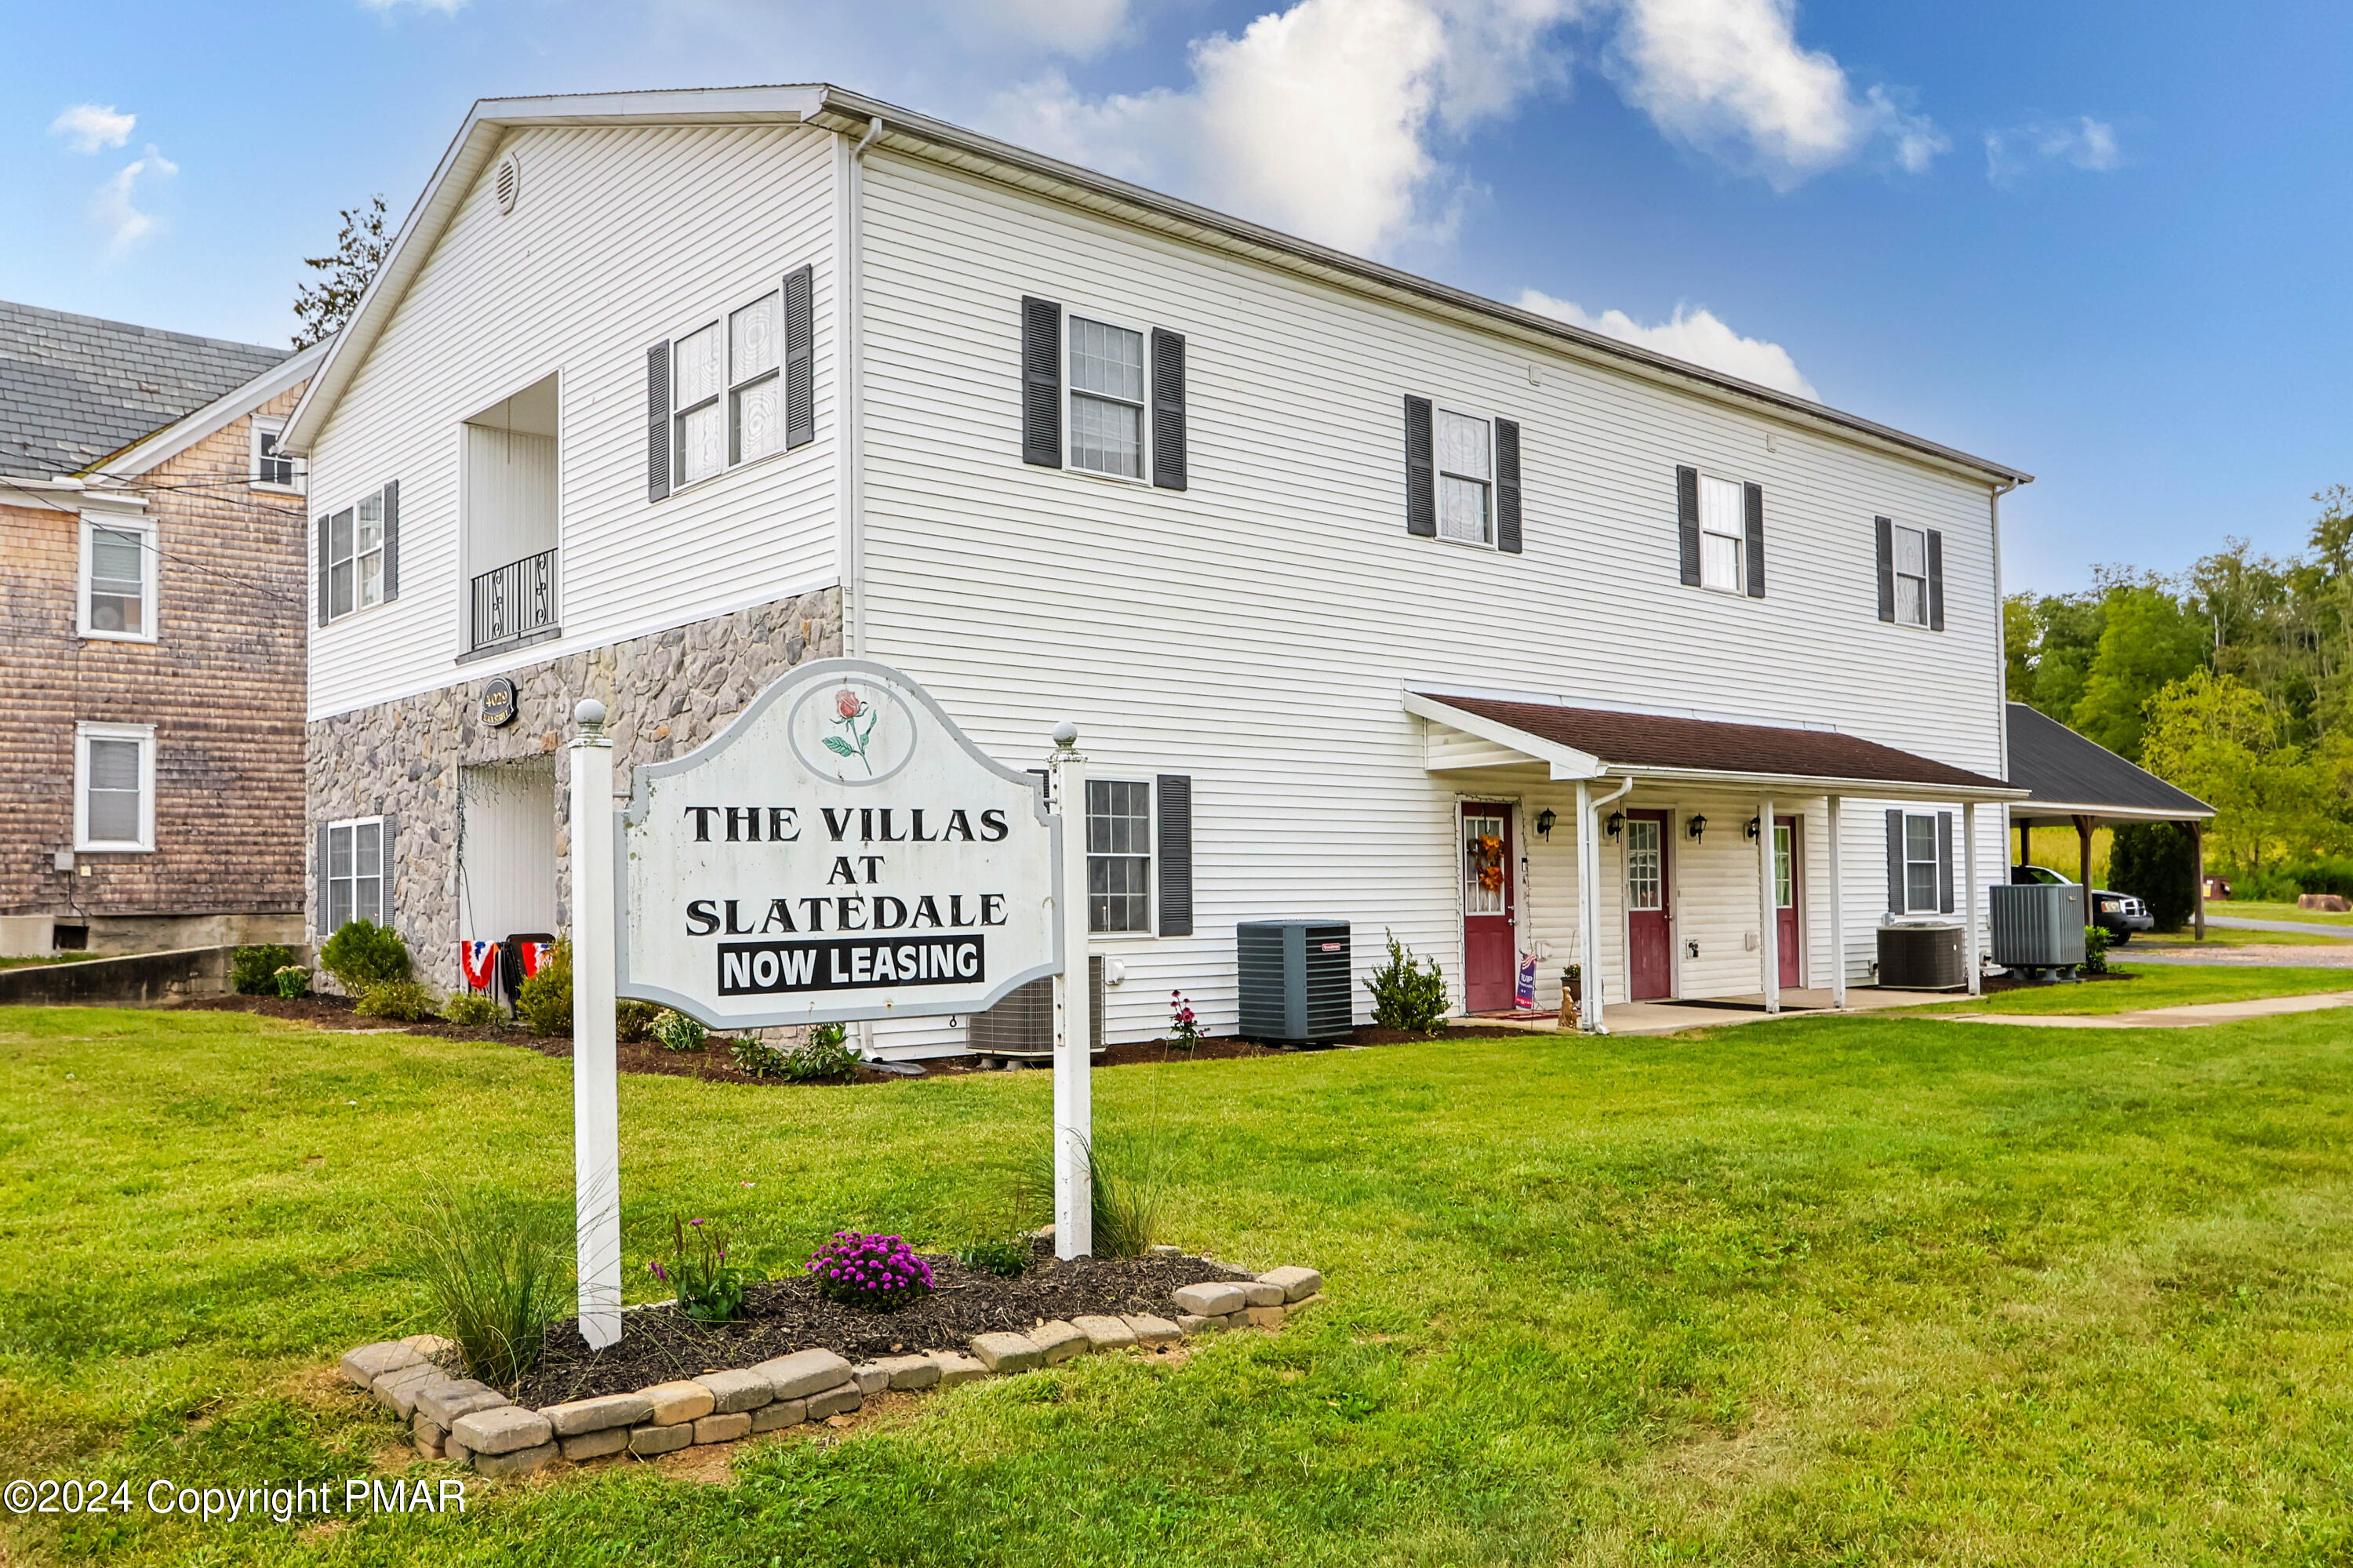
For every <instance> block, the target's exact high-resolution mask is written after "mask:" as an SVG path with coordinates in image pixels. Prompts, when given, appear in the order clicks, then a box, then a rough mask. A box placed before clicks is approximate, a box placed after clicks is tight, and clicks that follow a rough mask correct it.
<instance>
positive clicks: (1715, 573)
mask: <svg viewBox="0 0 2353 1568" xmlns="http://www.w3.org/2000/svg"><path fill="white" fill-rule="evenodd" d="M1675 533H1676V540H1677V549H1676V553H1677V555H1678V556H1679V557H1680V564H1681V571H1682V578H1683V583H1684V585H1685V586H1687V587H1690V588H1712V589H1714V590H1715V591H1716V592H1717V593H1730V594H1740V595H1744V596H1745V597H1746V598H1749V599H1763V598H1764V597H1765V487H1764V486H1763V485H1761V484H1756V483H1748V482H1742V481H1739V480H1734V479H1725V478H1721V477H1719V476H1717V475H1715V474H1709V473H1702V472H1701V471H1699V470H1698V469H1696V468H1691V467H1683V468H1678V469H1676V470H1675Z"/></svg>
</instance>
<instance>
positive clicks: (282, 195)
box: [0, 0, 2353, 590]
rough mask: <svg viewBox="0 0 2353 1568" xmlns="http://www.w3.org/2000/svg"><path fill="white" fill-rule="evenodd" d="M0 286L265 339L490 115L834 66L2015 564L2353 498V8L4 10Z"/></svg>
mask: <svg viewBox="0 0 2353 1568" xmlns="http://www.w3.org/2000/svg"><path fill="white" fill-rule="evenodd" d="M8 35H9V37H10V39H11V42H12V44H13V45H14V46H15V48H14V50H13V51H12V52H13V53H14V54H15V57H16V59H17V60H18V61H19V62H20V64H21V62H25V61H33V60H38V61H41V62H44V64H43V66H42V68H41V69H40V70H39V71H37V72H26V71H23V70H21V69H20V70H19V71H18V72H17V73H16V75H15V78H14V86H13V88H12V90H11V92H10V93H9V94H8V96H7V98H6V100H5V101H0V170H5V175H6V177H5V179H0V297H5V298H9V299H15V300H20V301H26V302H33V303H37V304H44V305H51V306H55V307H58V308H60V309H64V310H71V311H81V312H86V313H92V314H98V315H106V316H113V317H119V318H124V319H128V320H132V321H138V322H144V323H153V324H155V325H161V326H170V327H175V328H180V329H183V330H186V331H192V332H200V333H206V334H215V335H220V336H228V337H238V338H247V339H251V340H256V341H263V342H283V341H285V339H286V337H287V336H288V334H290V331H291V330H292V324H293V323H292V317H291V314H290V311H289V308H288V306H289V303H290V301H291V299H292V296H293V293H294V290H295V288H296V286H297V284H298V283H299V282H300V281H302V280H303V278H304V277H305V276H307V274H306V273H305V271H304V270H303V269H302V267H301V257H303V256H304V255H307V254H316V253H318V252H320V251H321V250H322V249H326V248H327V247H328V246H329V245H330V244H331V243H332V238H333V234H334V229H335V227H336V225H335V211H336V209H337V208H339V207H347V206H351V205H353V204H355V203H357V202H359V201H361V200H362V199H363V198H364V197H365V196H368V195H369V194H370V193H372V192H377V191H381V192H383V193H385V196H386V197H387V199H388V200H389V202H390V205H391V207H392V208H393V210H394V213H395V214H396V216H398V215H400V214H403V213H405V212H406V209H407V207H408V205H409V204H410V203H411V202H412V201H413V200H414V199H415V197H416V196H417V192H418V190H419V189H420V187H421V186H422V185H423V182H424V180H425V178H426V177H427V175H428V174H429V173H430V172H431V169H432V167H433V164H434V163H435V161H436V160H437V159H438V157H439V155H440V154H441V152H442V150H443V149H444V147H445V146H446V145H447V143H448V139H449V137H450V136H451V134H452V133H453V132H455V130H456V128H457V126H458V124H459V122H460V120H461V119H462V117H463V116H464V113H465V111H466V108H467V106H468V105H469V104H470V102H471V101H473V100H475V99H476V98H480V97H494V96H503V95H509V94H518V93H533V92H550V91H578V90H606V89H617V88H628V87H655V86H705V85H716V84H725V83H735V82H755V81H791V80H815V79H829V80H835V81H840V82H843V83H845V84H848V85H850V86H854V87H858V88H860V89H862V90H868V91H871V92H875V93H878V94H880V95H881V96H883V97H886V98H890V99H892V100H894V101H900V102H902V103H905V104H907V105H909V106H911V107H913V108H917V109H922V110H924V111H930V112H933V113H936V114H939V115H942V116H944V117H946V118H948V119H952V120H955V121H957V122H962V123H966V124H972V125H976V126H979V127H982V128H985V129H988V130H992V131H995V132H998V133H1000V134H1006V135H1009V136H1011V137H1013V138H1014V139H1016V140H1022V141H1027V142H1029V143H1033V144H1038V145H1042V146H1045V147H1046V148H1047V149H1048V150H1050V151H1053V152H1056V153H1058V154H1062V155H1064V156H1069V157H1072V158H1075V159H1077V160H1078V161H1081V162H1086V163H1091V164H1095V165H1097V166H1101V167H1105V168H1109V169H1111V170H1113V172H1115V173H1119V174H1124V175H1130V176H1132V177H1136V178H1142V179H1144V180H1145V181H1146V182H1147V183H1151V184H1155V185H1161V186H1163V187H1165V188H1171V189H1175V190H1177V191H1179V192H1180V193H1182V194H1185V195H1188V196H1195V197H1197V198H1199V199H1203V200H1207V201H1209V202H1212V203H1213V204H1215V205H1219V206H1223V207H1229V208H1232V209H1235V210H1240V211H1243V212H1246V213H1248V214H1249V215H1250V216H1252V217H1260V218H1262V219H1264V220H1267V221H1270V222H1273V223H1276V224H1278V225H1281V226H1282V227H1286V228H1294V229H1297V230H1300V231H1303V232H1307V233H1310V234H1313V235H1314V236H1315V237H1316V238H1324V239H1327V240H1330V241H1332V242H1334V243H1338V244H1342V245H1345V246H1347V247H1348V248H1350V249H1358V250H1364V251H1368V252H1371V253H1374V254H1377V255H1379V256H1382V257H1383V258H1385V259H1387V260H1393V261H1396V262H1398V263H1399V264H1401V265H1405V266H1408V267H1410V268H1413V269H1414V270H1419V271H1423V272H1427V273H1430V274H1432V275H1434V276H1437V277H1440V278H1443V279H1445V280H1447V281H1452V282H1456V283H1459V284H1461V285H1464V286H1466V287H1469V288H1472V289H1476V290H1478V291H1482V292H1484V293H1488V294H1491V295H1493V296H1495V297H1497V298H1501V299H1505V300H1514V301H1526V302H1531V303H1536V304H1540V305H1543V304H1546V303H1549V306H1550V308H1553V309H1556V310H1558V311H1561V312H1563V313H1572V314H1573V315H1575V316H1576V317H1577V319H1584V320H1588V321H1593V322H1597V323H1600V324H1601V325H1602V326H1603V327H1604V328H1605V329H1606V330H1613V331H1617V332H1619V333H1620V334H1626V335H1631V336H1634V337H1636V338H1638V340H1641V341H1647V342H1651V343H1653V344H1657V345H1658V346H1661V347H1662V348H1665V349H1667V350H1668V351H1669V352H1674V353H1682V354H1685V355H1690V356H1693V357H1702V358H1707V359H1711V360H1713V361H1714V362H1715V363H1720V364H1722V365H1724V366H1725V367H1726V368H1729V369H1733V370H1736V371H1739V372H1741V373H1743V374H1748V375H1752V376H1758V377H1759V378H1762V379H1773V380H1778V381H1780V382H1782V383H1784V384H1787V385H1790V386H1793V387H1802V388H1810V389H1812V390H1813V391H1815V392H1817V393H1818V394H1819V395H1820V397H1821V398H1822V399H1823V400H1824V401H1826V402H1828V403H1831V404H1832V405H1833V406H1835V407H1838V408H1847V409H1852V410H1854V411H1856V412H1859V413H1862V414H1864V415H1867V416H1869V417H1871V418H1877V419H1881V420H1883V421H1885V422H1887V423H1890V424H1894V425H1897V426H1900V427H1903V428H1905V429H1911V430H1915V431H1917V432H1919V433H1921V434H1924V435H1926V436H1930V437H1932V438H1935V439H1936V440H1944V441H1947V442H1949V443H1951V444H1953V445H1956V446H1959V447H1963V448H1966V449H1968V450H1973V451H1977V452H1980V453H1982V454H1985V455H1987V456H1989V457H1994V458H1997V459H2000V460H2002V461H2008V462H2010V463H2014V464H2017V465H2018V466H2020V467H2022V468H2025V469H2027V470H2029V471H2032V472H2034V473H2035V474H2037V475H2038V476H2039V478H2038V482H2037V483H2035V484H2034V485H2032V486H2031V487H2030V488H2028V489H2027V490H2025V491H2023V492H2021V493H2019V494H2018V495H2016V496H2014V497H2012V498H2011V499H2010V501H2009V502H2008V503H2006V504H2005V508H2004V522H2005V535H2006V537H2005V552H2004V553H2005V569H2006V573H2007V576H2008V578H2009V584H2010V587H2012V588H2043V589H2052V590H2058V589H2066V588H2077V587H2081V586H2084V584H2085V583H2086V582H2087V581H2088V580H2089V576H2090V570H2091V568H2092V567H2093V566H2094V564H2098V563H2107V562H2117V563H2128V564H2133V565H2138V566H2144V567H2154V568H2157V569H2159V570H2168V571H2170V570H2177V569H2179V568H2180V567H2184V566H2186V565H2187V564H2189V562H2190V561H2191V560H2193V559H2195V558H2196V557H2197V556H2200V555H2201V554H2203V553H2205V552H2206V551H2208V550H2211V549H2212V548H2215V547H2216V546H2219V544H2220V543H2221V540H2222V538H2223V537H2224V535H2242V536H2244V537H2248V538H2251V539H2253V541H2254V542H2255V544H2256V545H2257V546H2258V547H2259V548H2263V549H2266V550H2271V551H2274V552H2286V551H2292V550H2295V549H2297V548H2299V547H2301V546H2302V544H2303V542H2304V537H2305V533H2306V524H2307V523H2308V521H2309V519H2310V517H2311V515H2312V514H2313V512H2314V510H2315V508H2314V506H2313V505H2312V503H2311V502H2310V500H2309V497H2310V495H2311V494H2312V493H2313V492H2315V491H2316V490H2318V489H2320V488H2321V487H2323V486H2325V485H2328V484H2334V483H2337V482H2340V481H2341V482H2353V454H2348V449H2347V442H2346V439H2345V429H2346V425H2347V417H2346V408H2347V399H2346V397H2345V396H2344V394H2343V391H2342V390H2341V388H2340V387H2339V385H2338V380H2339V371H2340V366H2342V364H2343V363H2344V360H2345V352H2344V351H2345V346H2346V339H2347V334H2348V324H2353V323H2348V315H2353V305H2348V296H2349V295H2353V291H2348V287H2347V284H2346V281H2345V274H2346V266H2345V262H2344V260H2343V258H2344V257H2345V256H2346V255H2347V254H2348V238H2353V236H2348V227H2353V204H2348V200H2347V196H2348V192H2347V185H2348V172H2347V165H2348V159H2347V157H2346V155H2345V154H2346V153H2347V151H2348V148H2353V139H2348V130H2353V125H2348V120H2353V108H2348V94H2347V93H2346V91H2345V90H2344V89H2343V85H2342V84H2343V83H2344V81H2345V80H2346V79H2347V76H2348V66H2353V58H2348V56H2353V48H2348V45H2353V8H2347V7H2342V6H2327V5H2317V4H2310V5H2263V6H2252V7H2242V8H2239V9H2238V10H2236V11H2234V12H2232V13H2231V14H2229V16H2228V17H2227V20H2223V19H2220V18H2219V17H2218V14H2217V13H2215V12H2214V11H2213V10H2212V9H2211V7H2207V6H2200V7H2197V8H2195V9H2192V8H2191V7H2190V6H2189V5H2181V4H2174V3H2168V0H2143V3H2138V4H2133V5H2126V4H2121V3H2114V4H2111V3H2087V4H2080V5H2065V6H2055V5H2050V4H2049V3H2048V0H2043V3H2041V4H2025V3H2013V0H1977V3H1975V4H1971V5H1953V4H1949V3H1947V4H1937V5H1929V4H1925V3H1921V0H1909V3H1906V0H1882V3H1878V4H1864V3H1862V0H1838V3H1831V0H1810V3H1807V4H1804V5H1790V4H1788V3H1787V0H1292V3H1291V4H1289V5H1281V4H1280V0H1274V5H1273V8H1271V9H1270V8H1269V4H1268V3H1267V0H1262V3H1261V5H1224V4H1217V3H1213V0H864V3H863V4H861V5H857V6H840V5H809V4H787V3H780V0H769V3H757V0H434V3H429V4H424V3H419V0H389V3H382V4H370V3H368V0H309V3H306V4H301V5H291V4H289V5H270V4H268V3H266V0H256V3H252V4H246V5H238V6H235V7H228V6H209V5H185V4H164V3H161V0H151V3H147V4H106V3H100V0H92V3H86V4H82V5H72V6H61V5H50V6H40V7H36V6H33V5H29V4H25V3H22V0H19V3H18V4H16V5H12V6H11V8H10V16H9V26H8Z"/></svg>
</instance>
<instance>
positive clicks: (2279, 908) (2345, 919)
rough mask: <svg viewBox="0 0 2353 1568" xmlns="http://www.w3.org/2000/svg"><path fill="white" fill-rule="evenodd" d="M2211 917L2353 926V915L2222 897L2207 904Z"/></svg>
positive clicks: (2208, 913) (2311, 924) (2207, 911)
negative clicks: (2224, 916) (2225, 916)
mask: <svg viewBox="0 0 2353 1568" xmlns="http://www.w3.org/2000/svg"><path fill="white" fill-rule="evenodd" d="M2206 913H2207V915H2208V916H2209V917H2210V918H2211V916H2216V915H2229V916H2235V917H2236V918H2238V919H2241V920H2295V921H2299V922H2301V923H2303V924H2305V925H2307V926H2353V915H2331V914H2329V913H2327V911H2325V910H2320V909H2298V908H2297V907H2296V906H2295V905H2293V904H2257V903H2253V902H2248V903H2241V902H2240V901H2239V900H2237V899H2221V900H2217V901H2215V902H2213V903H2210V904H2208V905H2207V906H2206Z"/></svg>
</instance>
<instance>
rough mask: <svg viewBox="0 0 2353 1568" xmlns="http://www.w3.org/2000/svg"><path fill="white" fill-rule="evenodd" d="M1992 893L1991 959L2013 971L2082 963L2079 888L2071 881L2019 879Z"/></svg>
mask: <svg viewBox="0 0 2353 1568" xmlns="http://www.w3.org/2000/svg"><path fill="white" fill-rule="evenodd" d="M1987 891H1988V892H1989V893H1990V894H1991V895H1993V898H1992V912H1993V961H1994V962H1995V963H1998V964H2000V965H2001V966H2002V967H2003V968H2005V969H2072V968H2073V967H2074V966H2075V965H2077V964H2080V963H2082V962H2083V961H2084V923H2085V921H2086V920H2088V919H2089V918H2090V916H2088V915H2087V914H2086V912H2085V911H2084V890H2083V889H2082V888H2081V887H2078V886H2076V885H2074V884H2073V883H2056V884H2043V883H2024V884H2015V885H2008V886H1995V887H1991V888H1989V889H1987Z"/></svg>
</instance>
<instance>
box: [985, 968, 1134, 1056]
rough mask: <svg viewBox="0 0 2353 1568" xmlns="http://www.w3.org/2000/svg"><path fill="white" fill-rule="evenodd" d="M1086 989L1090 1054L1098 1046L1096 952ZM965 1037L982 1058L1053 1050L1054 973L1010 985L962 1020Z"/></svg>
mask: <svg viewBox="0 0 2353 1568" xmlns="http://www.w3.org/2000/svg"><path fill="white" fill-rule="evenodd" d="M1087 980H1088V987H1087V989H1088V990H1089V991H1091V992H1092V996H1093V1001H1092V1005H1091V1006H1090V1007H1089V1008H1088V1010H1087V1018H1088V1026H1087V1040H1088V1043H1089V1044H1091V1045H1092V1047H1093V1049H1092V1050H1091V1051H1090V1052H1088V1054H1089V1055H1091V1056H1100V1055H1102V1054H1103V956H1102V955H1101V954H1099V953H1097V954H1090V955H1089V956H1088V959H1087ZM965 1044H966V1045H967V1047H968V1048H969V1049H970V1050H971V1052H972V1054H974V1055H976V1056H978V1057H980V1058H981V1059H982V1060H983V1061H989V1062H995V1061H1013V1062H1021V1061H1039V1060H1048V1059H1050V1058H1051V1057H1052V1056H1053V1054H1054V977H1053V976H1051V975H1046V976H1044V977H1042V978H1040V979H1038V980H1031V981H1030V982H1029V984H1027V985H1018V986H1015V987H1014V988H1013V989H1012V990H1011V991H1007V992H1006V993H1005V994H1004V995H1003V996H1002V997H1000V998H998V999H997V1005H996V1006H995V1007H992V1008H990V1009H989V1010H988V1011H987V1012H976V1013H974V1014H973V1015H972V1018H971V1020H970V1021H969V1022H967V1023H966V1024H965Z"/></svg>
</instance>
